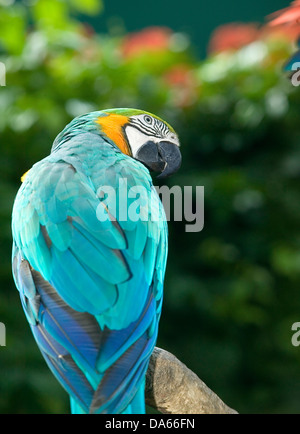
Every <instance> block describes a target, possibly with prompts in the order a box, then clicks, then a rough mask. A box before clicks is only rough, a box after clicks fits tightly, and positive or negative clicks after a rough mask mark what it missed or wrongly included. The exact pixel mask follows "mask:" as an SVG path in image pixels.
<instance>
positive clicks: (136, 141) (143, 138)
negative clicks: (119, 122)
mask: <svg viewBox="0 0 300 434" xmlns="http://www.w3.org/2000/svg"><path fill="white" fill-rule="evenodd" d="M125 132H126V135H127V139H128V143H129V146H130V148H131V152H132V156H133V158H135V157H136V154H137V152H138V150H139V149H140V147H141V146H143V145H144V144H145V143H147V142H149V141H151V142H155V143H158V142H160V141H161V139H159V138H157V137H154V136H148V135H147V134H144V133H142V132H141V131H140V130H138V129H137V128H135V127H131V126H130V125H128V126H127V127H126V129H125Z"/></svg>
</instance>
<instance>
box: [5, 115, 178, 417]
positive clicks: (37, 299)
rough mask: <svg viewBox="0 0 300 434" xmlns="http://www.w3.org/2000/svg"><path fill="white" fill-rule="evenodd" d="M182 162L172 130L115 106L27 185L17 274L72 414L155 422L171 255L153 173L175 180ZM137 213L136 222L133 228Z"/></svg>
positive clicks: (16, 234) (15, 256)
mask: <svg viewBox="0 0 300 434" xmlns="http://www.w3.org/2000/svg"><path fill="white" fill-rule="evenodd" d="M181 159H182V158H181V152H180V143H179V138H178V135H177V133H176V132H175V130H174V129H173V128H172V127H171V126H170V125H169V124H168V123H167V122H165V121H163V120H162V119H161V118H159V117H158V116H156V115H153V114H151V113H148V112H145V111H143V110H139V109H133V108H119V109H117V108H114V109H107V110H100V111H94V112H90V113H87V114H84V115H80V116H77V117H76V118H74V119H73V120H72V121H71V122H70V123H69V124H68V125H67V126H66V127H65V128H64V129H63V130H62V131H61V132H60V133H59V134H58V135H57V137H56V138H55V140H54V142H53V145H52V148H51V152H50V154H49V155H48V156H46V157H45V158H44V159H42V160H40V161H39V162H37V163H35V164H34V165H33V166H32V168H31V169H30V170H29V171H28V172H26V173H25V175H24V176H23V177H22V178H21V180H22V183H21V186H20V188H19V190H18V192H17V194H16V197H15V200H14V204H13V209H12V239H13V243H12V244H13V245H12V274H13V278H14V282H15V285H16V287H17V289H18V292H19V296H20V300H21V305H22V308H23V310H24V313H25V316H26V318H27V321H28V323H29V326H30V328H31V331H32V334H33V337H34V339H35V341H36V343H37V346H38V348H39V350H40V352H41V353H42V356H43V357H44V359H45V361H46V364H47V365H48V367H49V368H50V370H51V371H52V373H53V374H54V376H55V377H56V379H57V380H58V381H59V382H60V384H61V386H62V387H63V388H64V389H65V391H66V392H67V394H68V395H69V399H70V411H71V413H72V414H144V413H145V412H146V405H145V379H146V372H147V368H148V364H149V359H150V356H151V354H152V352H153V349H154V347H155V344H156V340H157V335H158V325H159V320H160V316H161V310H162V300H163V287H164V276H165V270H166V262H167V255H168V226H167V220H166V214H165V211H164V207H163V203H162V201H161V199H160V197H159V194H158V193H157V191H156V189H155V186H154V185H153V181H152V175H153V174H152V172H154V174H156V176H157V177H161V178H165V177H168V176H170V175H172V174H173V173H175V172H176V171H177V170H178V169H179V167H180V165H181ZM109 188H110V189H112V191H113V192H114V194H110V193H109ZM136 190H138V191H139V192H140V191H141V193H140V195H139V198H140V199H141V200H140V201H138V205H137V204H136V201H137V199H135V198H134V195H133V194H132V191H136ZM150 205H151V206H150ZM130 207H133V208H135V209H136V218H129V216H128V214H129V213H128V211H129V208H130ZM126 213H127V214H126Z"/></svg>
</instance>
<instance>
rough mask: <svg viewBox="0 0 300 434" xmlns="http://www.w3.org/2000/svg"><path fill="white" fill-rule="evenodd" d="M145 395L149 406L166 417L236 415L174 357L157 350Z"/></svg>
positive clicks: (150, 369)
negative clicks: (166, 415) (168, 415)
mask: <svg viewBox="0 0 300 434" xmlns="http://www.w3.org/2000/svg"><path fill="white" fill-rule="evenodd" d="M145 394H146V404H147V405H149V406H150V407H153V408H155V409H157V410H159V411H160V412H161V413H165V414H237V412H236V411H235V410H233V409H231V408H229V407H228V406H227V405H226V404H224V402H223V401H222V400H221V399H220V398H219V397H218V396H217V395H216V394H215V393H214V392H212V391H211V390H210V389H209V388H208V387H207V386H206V384H205V383H203V381H202V380H200V378H198V377H197V375H196V374H195V373H194V372H192V371H191V370H190V369H188V368H187V367H186V366H185V365H184V364H183V363H181V362H180V361H179V360H178V359H177V358H176V357H175V356H173V354H171V353H169V352H168V351H165V350H162V349H160V348H157V347H155V349H154V351H153V353H152V356H151V359H150V363H149V368H148V371H147V376H146V393H145Z"/></svg>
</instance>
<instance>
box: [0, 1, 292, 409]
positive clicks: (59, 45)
mask: <svg viewBox="0 0 300 434" xmlns="http://www.w3.org/2000/svg"><path fill="white" fill-rule="evenodd" d="M288 5H289V2H287V1H283V0H276V1H275V0H265V1H264V2H262V1H260V0H252V2H249V3H248V2H241V1H237V0H226V1H225V0H222V1H221V0H219V1H217V2H199V1H197V0H186V1H185V2H184V3H182V2H179V0H176V1H172V2H160V1H158V0H152V1H151V2H148V3H147V4H143V6H142V7H141V3H140V2H139V1H131V2H124V1H119V0H118V1H117V0H115V1H114V2H108V1H103V2H101V1H99V0H68V1H67V0H66V1H63V0H24V1H18V2H17V1H13V0H0V61H1V62H3V63H4V64H5V67H6V86H2V87H0V150H1V153H0V198H1V200H0V255H1V256H0V257H1V261H0V282H1V283H0V322H3V323H5V325H6V331H7V336H6V347H0V372H1V379H0V413H1V414H3V413H66V412H69V402H68V399H67V395H66V393H65V392H64V391H63V389H62V388H61V386H60V385H59V384H58V383H57V381H56V380H55V378H54V377H53V376H52V374H51V373H50V371H49V370H48V368H47V366H46V364H45V362H44V360H43V359H42V356H41V355H40V353H39V351H38V349H37V347H36V345H35V342H34V340H33V337H32V335H31V332H30V330H29V326H28V325H27V322H26V320H25V316H24V314H23V311H22V308H21V304H20V301H19V296H18V292H17V290H16V289H15V286H14V283H13V279H12V275H11V265H10V256H11V230H10V216H11V209H12V204H13V200H14V197H15V194H16V192H17V190H18V188H19V186H20V177H21V175H22V174H23V173H24V172H26V171H27V170H28V169H29V168H30V167H31V166H32V164H33V163H35V162H36V161H37V160H40V159H41V158H43V157H45V156H46V155H48V154H49V151H50V148H51V144H52V142H53V140H54V138H55V136H56V135H57V134H58V132H59V131H60V130H61V129H62V128H63V127H64V126H65V125H66V124H67V123H68V122H69V121H70V120H71V119H72V118H73V117H74V116H77V115H79V114H82V113H86V112H89V111H92V110H98V109H103V108H110V107H135V108H141V109H144V110H147V111H150V112H153V113H155V114H157V115H159V116H161V117H162V118H164V119H166V120H167V121H168V122H169V123H171V124H172V125H173V126H174V128H175V129H176V130H177V132H178V133H179V136H180V138H181V143H182V154H183V165H182V168H181V170H180V171H179V172H178V174H176V175H175V176H173V177H172V178H171V179H170V180H169V181H168V183H169V185H170V186H171V185H180V186H184V185H190V186H197V185H199V186H204V187H205V226H204V229H203V230H202V231H201V232H199V233H187V232H185V222H175V223H174V222H172V221H171V222H170V224H169V228H170V229H169V232H170V237H169V238H170V253H169V260H168V266H167V275H166V282H165V301H164V308H163V314H162V319H161V325H160V332H159V339H158V346H160V347H162V348H164V349H166V350H168V351H170V352H172V353H173V354H174V355H176V356H177V357H178V358H179V359H180V360H181V361H182V362H184V363H185V364H186V365H187V366H188V367H189V368H190V369H192V370H193V371H194V372H195V373H197V375H198V376H199V377H200V378H201V379H202V380H203V381H204V382H205V383H206V384H207V385H208V386H209V387H210V388H211V389H212V390H213V391H214V392H216V393H217V394H218V395H219V396H220V397H221V398H222V399H223V400H224V401H225V402H226V403H227V404H228V405H229V406H231V407H233V408H235V409H236V410H237V411H238V412H240V413H300V406H299V403H300V348H299V347H295V346H293V345H292V342H291V338H292V335H293V332H292V331H291V327H292V324H293V323H295V322H298V321H300V297H299V284H300V112H299V103H300V93H299V88H298V87H295V86H293V85H292V84H291V81H290V79H289V77H288V76H287V75H286V74H284V72H283V68H282V67H283V65H284V63H285V62H286V61H287V59H288V58H289V56H290V55H291V54H292V53H294V52H295V50H296V48H295V39H296V36H297V31H298V33H299V27H298V29H295V26H293V23H291V25H286V26H283V27H279V28H278V27H269V26H267V25H266V19H265V17H266V16H267V15H269V14H271V13H273V12H275V11H276V10H278V9H280V8H283V7H286V6H288ZM154 183H155V184H156V185H157V184H158V183H157V181H155V180H154ZM149 411H150V410H149Z"/></svg>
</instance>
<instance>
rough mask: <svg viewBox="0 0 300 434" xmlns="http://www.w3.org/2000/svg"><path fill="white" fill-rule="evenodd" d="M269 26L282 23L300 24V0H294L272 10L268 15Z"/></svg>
mask: <svg viewBox="0 0 300 434" xmlns="http://www.w3.org/2000/svg"><path fill="white" fill-rule="evenodd" d="M269 19H271V21H270V23H269V25H270V26H280V25H282V24H289V25H295V24H296V25H298V26H299V25H300V0H295V1H293V2H292V3H291V5H290V6H289V7H287V8H285V9H281V10H280V11H277V12H274V13H273V14H271V15H270V16H269Z"/></svg>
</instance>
